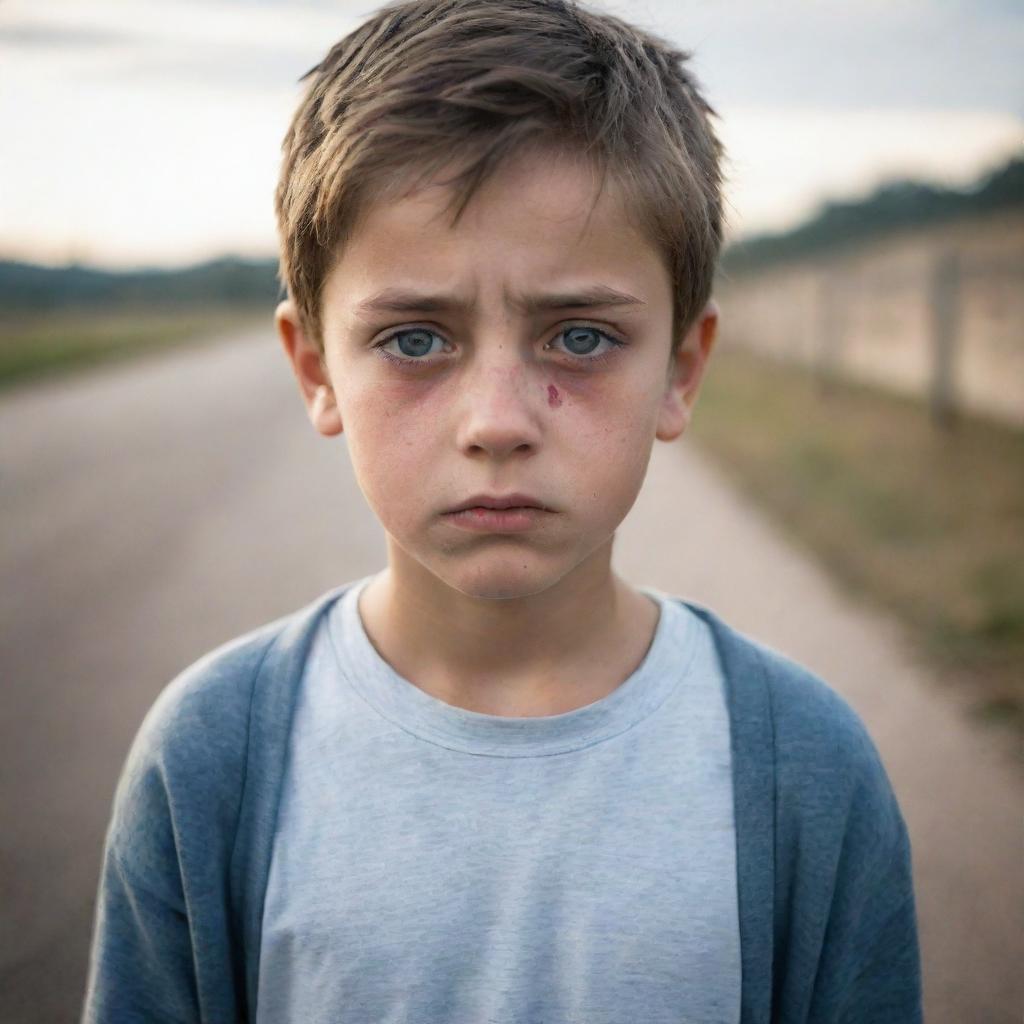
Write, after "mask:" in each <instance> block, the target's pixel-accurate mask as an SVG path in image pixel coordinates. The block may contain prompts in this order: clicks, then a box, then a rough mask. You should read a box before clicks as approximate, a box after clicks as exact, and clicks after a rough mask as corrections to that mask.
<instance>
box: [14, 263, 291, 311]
mask: <svg viewBox="0 0 1024 1024" xmlns="http://www.w3.org/2000/svg"><path fill="white" fill-rule="evenodd" d="M277 292H278V284H277V261H276V260H242V259H237V258H234V257H226V258H223V259H217V260H212V261H210V262H208V263H200V264H196V265H194V266H191V267H184V268H181V269H175V270H156V269H153V270H132V271H113V270H97V269H96V268H93V267H83V266H77V265H72V266H68V267H43V266H38V265H36V264H32V263H17V262H4V261H0V310H2V311H3V312H5V313H6V312H28V311H41V310H55V309H68V308H74V309H83V308H102V309H111V308H116V307H119V306H120V307H123V306H146V307H150V308H151V307H159V308H172V307H181V306H215V305H216V306H219V305H247V304H252V303H257V302H266V303H267V304H268V305H273V304H274V302H275V301H276V298H277Z"/></svg>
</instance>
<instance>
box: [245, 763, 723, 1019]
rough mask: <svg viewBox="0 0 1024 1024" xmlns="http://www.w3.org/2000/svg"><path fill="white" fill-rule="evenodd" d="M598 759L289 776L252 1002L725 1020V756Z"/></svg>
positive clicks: (274, 1007)
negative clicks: (688, 760)
mask: <svg viewBox="0 0 1024 1024" xmlns="http://www.w3.org/2000/svg"><path fill="white" fill-rule="evenodd" d="M602 758H603V759H605V760H606V761H608V762H609V763H607V764H605V765H603V766H602V765H600V764H597V765H595V763H594V760H595V759H593V758H592V759H591V760H590V761H589V762H586V761H583V760H581V759H578V758H577V759H576V760H575V761H574V760H573V759H571V758H546V759H544V758H540V759H532V760H531V761H524V762H518V763H514V764H511V765H510V764H509V763H507V762H506V763H502V762H501V761H500V759H480V758H466V759H463V760H462V761H459V760H458V759H456V760H455V761H451V760H446V759H444V758H443V757H442V756H441V755H440V754H439V755H438V760H437V763H436V764H434V765H419V766H418V768H419V771H416V772H407V771H397V772H391V773H384V774H381V773H375V774H372V775H369V776H367V778H365V779H363V780H362V782H361V784H360V780H357V779H354V778H346V777H344V774H342V776H341V777H338V776H335V777H334V779H333V780H332V782H330V783H326V782H325V780H324V779H323V778H320V780H319V792H318V793H317V792H316V791H315V788H307V791H306V792H305V793H300V792H298V791H295V790H294V789H293V791H292V792H291V797H290V798H286V801H285V805H284V807H283V809H282V819H281V821H280V822H279V832H278V836H277V839H276V843H275V847H274V857H273V863H272V867H271V873H270V878H269V882H268V888H267V899H266V905H265V912H264V921H263V948H262V953H261V962H260V995H259V1019H260V1020H261V1021H271V1020H282V1019H302V1020H310V1021H315V1020H320V1019H323V1020H328V1019H329V1020H331V1021H347V1020H352V1021H365V1020H389V1021H407V1020H408V1021H423V1020H448V1021H463V1020H464V1021H473V1022H476V1021H490V1020H494V1021H502V1022H516V1021H522V1022H524V1024H526V1022H530V1024H533V1022H539V1021H543V1022H545V1024H557V1022H562V1021H565V1022H568V1021H583V1020H585V1021H588V1022H600V1021H622V1020H625V1019H629V1017H631V1016H635V1015H636V1013H637V1012H638V1008H640V1007H643V1014H642V1016H643V1019H644V1020H645V1021H650V1022H660V1021H684V1020H685V1021H687V1022H698V1021H708V1022H711V1021H714V1022H716V1024H724V1022H734V1021H737V1020H738V1019H739V991H740V989H739V982H740V951H739V934H738V914H737V902H736V868H735V864H736V859H735V834H734V831H733V827H732V815H731V798H732V794H731V787H730V786H729V785H728V784H727V783H728V779H727V766H726V765H723V764H718V765H717V766H716V765H714V764H707V765H705V766H704V768H703V769H700V768H698V769H694V767H693V766H692V765H691V766H689V768H687V769H685V770H682V768H681V766H674V765H672V764H671V763H669V764H663V765H662V770H660V771H656V772H653V773H652V772H651V771H650V770H649V768H647V767H645V766H643V765H641V764H638V763H636V762H635V761H633V760H630V759H628V758H627V759H625V760H623V761H620V762H619V763H617V764H615V763H613V762H614V761H615V754H614V750H613V749H609V750H608V751H603V752H601V754H600V755H598V756H597V758H596V760H597V761H600V760H601V759H602ZM384 780H388V781H384ZM298 781H299V784H300V785H301V780H298ZM294 785H295V780H293V783H292V786H293V787H294ZM286 797H287V794H286Z"/></svg>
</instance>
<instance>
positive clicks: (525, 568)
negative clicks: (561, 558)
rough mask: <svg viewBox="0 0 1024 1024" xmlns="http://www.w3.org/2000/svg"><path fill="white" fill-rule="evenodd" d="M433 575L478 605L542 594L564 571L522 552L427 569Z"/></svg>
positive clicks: (566, 568)
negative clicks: (485, 602) (483, 602)
mask: <svg viewBox="0 0 1024 1024" xmlns="http://www.w3.org/2000/svg"><path fill="white" fill-rule="evenodd" d="M430 568H431V571H432V572H433V574H434V575H435V576H436V577H437V578H438V579H439V580H441V581H442V582H443V583H445V584H446V585H447V586H449V587H451V589H452V590H456V591H458V592H459V593H460V594H463V595H464V596H466V597H471V598H474V599H476V600H480V601H514V600H520V599H523V598H528V597H535V596H536V595H538V594H543V593H544V592H545V591H546V590H549V589H550V588H551V587H553V586H555V584H557V583H558V581H559V580H560V579H561V578H562V577H563V576H564V575H565V573H566V572H567V571H568V567H563V568H562V569H561V570H560V569H559V568H558V567H556V566H554V565H552V564H550V562H548V563H547V564H545V560H544V559H542V558H538V557H536V556H533V557H530V556H529V555H523V553H522V552H518V553H516V554H512V553H511V552H510V553H509V554H508V555H506V556H494V555H491V556H482V557H480V556H478V557H477V558H469V559H466V560H465V561H462V560H458V562H457V564H446V565H443V566H434V567H430Z"/></svg>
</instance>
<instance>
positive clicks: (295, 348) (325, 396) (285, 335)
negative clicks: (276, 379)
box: [274, 299, 342, 437]
mask: <svg viewBox="0 0 1024 1024" xmlns="http://www.w3.org/2000/svg"><path fill="white" fill-rule="evenodd" d="M274 324H275V326H276V327H277V333H278V336H279V337H280V339H281V344H282V345H283V346H284V351H285V355H286V356H288V362H290V363H291V364H292V370H293V371H294V372H295V379H296V380H297V381H298V382H299V391H300V392H301V393H302V400H303V401H304V402H305V403H306V413H307V415H308V416H309V421H310V422H311V423H312V424H313V426H314V427H315V428H316V430H317V431H318V432H319V433H321V434H323V435H324V437H334V436H335V435H336V434H340V433H341V431H342V424H341V411H340V410H339V409H338V403H337V399H336V398H335V394H334V388H333V387H332V386H331V380H330V377H329V376H328V373H327V369H326V366H325V365H324V357H323V356H322V355H321V353H320V350H319V348H317V346H316V345H315V344H314V343H313V342H312V341H311V340H310V339H309V338H307V337H306V333H305V331H304V329H303V327H302V320H301V318H300V317H299V313H298V309H297V308H296V306H295V303H294V302H293V301H292V300H291V299H285V300H284V301H283V302H281V303H279V304H278V307H277V309H276V310H275V311H274Z"/></svg>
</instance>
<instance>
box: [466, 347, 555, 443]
mask: <svg viewBox="0 0 1024 1024" xmlns="http://www.w3.org/2000/svg"><path fill="white" fill-rule="evenodd" d="M506 351H507V350H506ZM516 358H517V357H512V356H510V357H509V358H508V359H502V360H490V361H488V362H487V365H481V366H479V367H477V368H476V372H474V373H471V374H469V375H467V378H466V379H465V381H464V386H463V388H462V392H461V395H460V400H459V402H458V403H457V409H456V415H457V440H458V446H459V449H460V450H461V451H463V452H465V453H467V454H472V453H475V452H486V453H487V454H488V455H491V456H494V457H498V458H501V457H507V456H509V455H511V454H513V453H521V454H524V455H526V454H531V453H533V452H535V451H536V450H537V447H538V445H539V443H540V423H539V418H538V415H537V413H538V409H539V407H540V402H539V397H543V396H542V395H540V392H542V391H543V390H544V389H543V386H542V385H541V383H540V382H538V381H533V380H531V379H530V378H531V375H530V373H529V372H528V370H527V367H525V366H524V365H522V364H521V363H519V362H517V361H516ZM534 391H537V392H538V394H536V395H535V394H533V392H534Z"/></svg>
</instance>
